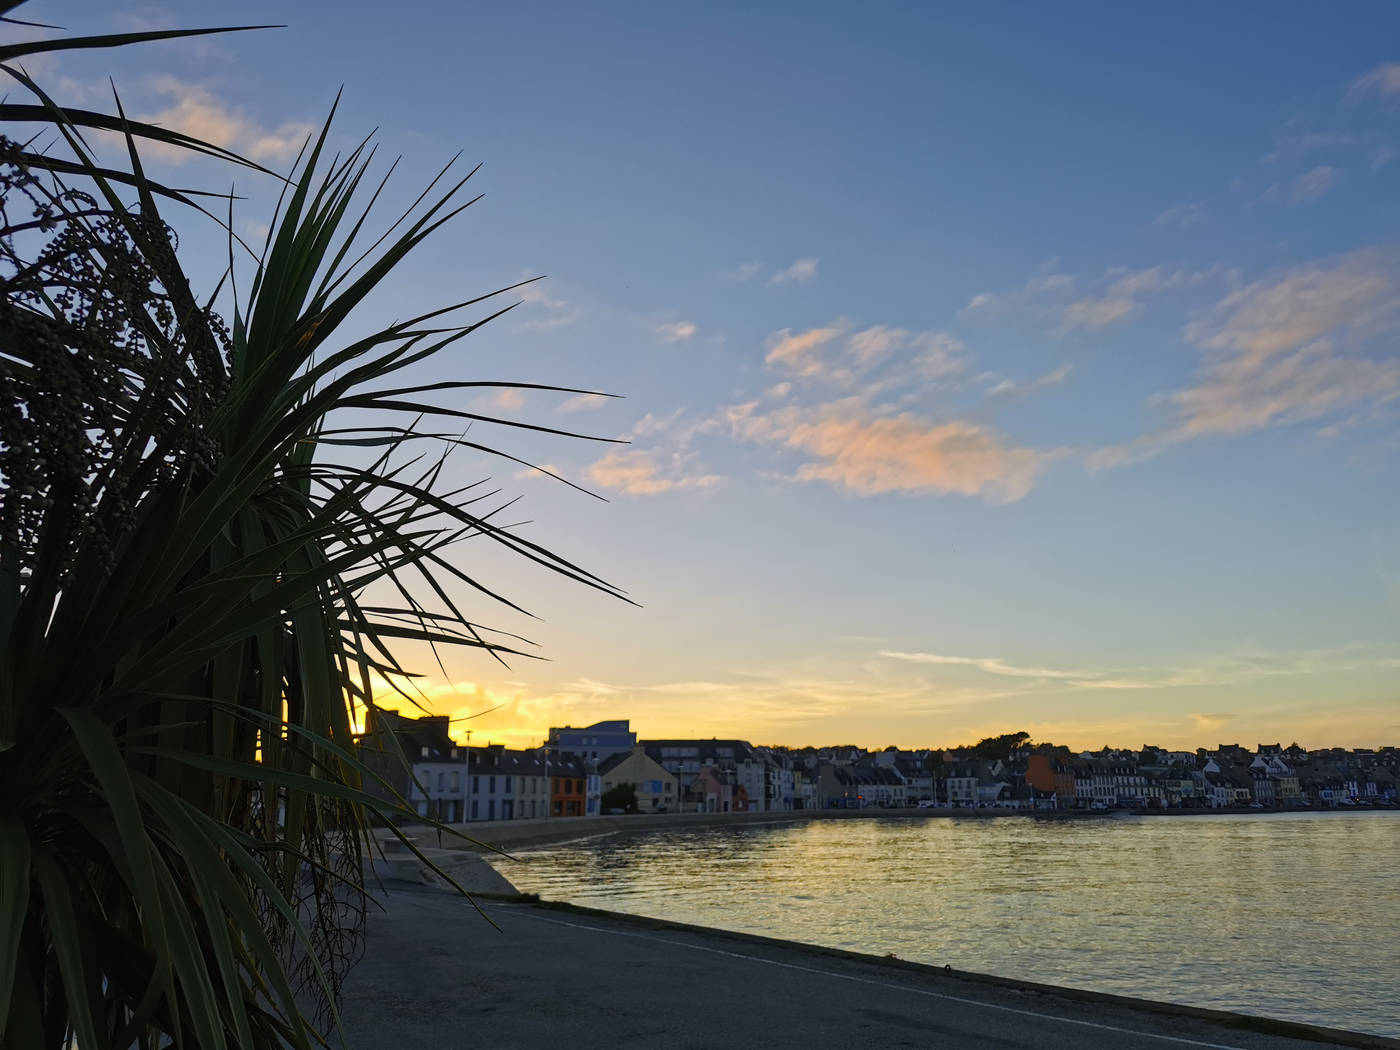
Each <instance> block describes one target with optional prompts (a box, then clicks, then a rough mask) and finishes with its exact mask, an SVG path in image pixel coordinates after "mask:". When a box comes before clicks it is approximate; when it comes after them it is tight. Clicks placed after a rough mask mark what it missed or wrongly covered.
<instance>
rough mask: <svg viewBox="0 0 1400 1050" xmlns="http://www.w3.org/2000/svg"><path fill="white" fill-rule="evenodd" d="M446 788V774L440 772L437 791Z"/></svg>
mask: <svg viewBox="0 0 1400 1050" xmlns="http://www.w3.org/2000/svg"><path fill="white" fill-rule="evenodd" d="M446 786H447V774H446V773H441V772H440V773H438V790H439V791H441V790H442V789H443V788H445V787H446Z"/></svg>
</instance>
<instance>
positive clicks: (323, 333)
mask: <svg viewBox="0 0 1400 1050" xmlns="http://www.w3.org/2000/svg"><path fill="white" fill-rule="evenodd" d="M14 6H15V5H14V4H12V3H0V14H3V13H4V12H5V11H7V10H9V9H10V8H12V7H14ZM174 35H179V34H174V33H141V34H127V35H125V36H121V37H95V38H87V39H78V40H71V39H70V40H67V41H65V42H62V43H56V42H48V41H46V42H39V43H36V44H27V45H14V46H10V47H0V63H4V66H5V68H6V70H7V71H8V72H10V73H11V75H12V76H14V77H15V78H16V79H17V80H19V81H20V82H21V83H22V84H24V85H25V86H26V87H28V88H29V89H30V90H31V91H32V92H33V95H34V98H35V101H34V102H33V103H31V104H18V103H11V102H9V101H8V100H6V101H4V102H0V119H3V120H5V121H7V122H16V121H26V122H32V121H43V122H44V123H45V124H46V125H47V126H48V127H49V129H51V130H52V131H56V132H57V134H58V136H59V140H60V142H61V143H62V145H63V147H65V149H66V153H64V154H58V153H56V152H53V151H50V152H41V151H34V150H31V149H29V148H28V147H27V146H25V145H23V144H20V143H17V142H14V141H11V140H9V139H5V140H4V141H3V142H0V150H3V154H0V191H3V206H4V214H3V215H0V224H2V225H3V228H0V284H3V287H4V295H3V296H0V381H3V383H4V387H5V388H4V390H3V393H2V395H0V401H2V402H3V403H0V1047H2V1048H4V1050H10V1048H16V1050H18V1048H26V1050H27V1048H30V1047H59V1046H63V1045H65V1043H66V1042H67V1041H69V1040H70V1039H72V1038H73V1037H76V1039H77V1042H78V1045H79V1046H80V1047H82V1050H89V1048H97V1047H112V1048H120V1050H127V1048H129V1047H133V1046H139V1047H143V1048H145V1047H159V1046H167V1045H172V1043H173V1045H176V1046H181V1047H200V1048H218V1047H274V1046H287V1045H290V1046H301V1047H305V1046H310V1045H312V1044H313V1043H315V1042H316V1041H318V1039H319V1038H320V1036H319V1033H320V1032H321V1031H323V1030H324V1029H325V1027H326V1025H327V1023H328V1022H331V1021H333V1020H334V1014H335V1004H336V999H337V993H338V987H339V980H340V978H341V977H342V976H343V974H344V972H345V968H346V965H347V963H348V961H349V960H350V958H351V957H352V955H353V951H354V946H355V938H356V937H357V935H358V932H359V930H360V927H361V922H362V919H363V912H364V897H363V892H362V890H361V860H362V852H363V849H364V848H365V847H364V842H365V841H366V840H365V838H364V832H365V828H366V820H367V816H368V814H370V813H371V812H378V813H379V814H381V815H384V816H391V815H392V813H391V812H390V811H392V810H393V809H394V807H395V805H396V802H395V801H394V795H393V792H392V790H382V789H383V788H387V785H380V787H381V790H379V791H371V790H369V788H370V786H371V785H369V784H367V783H366V780H367V779H368V778H371V777H373V776H374V774H373V773H371V772H370V771H369V770H368V769H367V768H366V767H365V766H364V765H362V764H361V763H360V762H359V761H358V760H357V758H356V755H355V750H354V746H353V742H352V738H351V729H352V724H353V721H354V714H355V711H354V708H355V706H356V705H358V704H365V705H372V704H373V703H374V694H373V687H374V683H375V681H376V680H383V679H390V680H394V681H402V680H403V679H404V676H406V675H407V673H408V672H407V671H406V669H405V668H404V667H403V666H401V665H400V663H399V662H398V661H397V660H396V659H395V657H394V647H395V645H397V644H402V643H405V642H407V643H427V644H429V645H434V646H436V645H454V646H468V647H475V648H478V649H481V650H484V651H485V652H486V653H488V654H491V655H494V656H498V657H499V656H501V655H502V654H506V653H512V652H516V651H517V650H516V649H515V648H514V644H513V639H512V638H511V637H510V636H507V635H503V634H500V633H496V632H492V631H489V630H487V629H485V628H482V627H480V626H478V625H476V624H475V623H474V622H473V621H472V620H471V619H470V618H469V617H468V616H467V615H466V613H465V612H463V611H462V610H461V609H460V608H459V607H458V605H457V604H456V603H455V602H454V599H453V597H452V594H453V593H461V592H462V591H463V590H466V591H468V592H475V593H477V594H478V595H481V596H484V597H487V598H490V599H492V600H493V601H501V602H505V603H506V604H507V605H512V603H511V602H509V600H507V599H506V598H504V597H503V596H501V595H499V594H496V593H494V592H492V591H491V590H489V589H488V588H487V587H486V586H485V585H484V584H482V583H480V582H479V581H478V580H476V579H475V578H473V576H472V575H471V574H470V573H469V572H468V571H467V570H466V569H465V568H463V566H462V564H461V562H460V560H459V559H458V558H456V557H455V556H454V553H453V551H452V550H450V548H451V547H452V546H453V545H454V544H457V543H458V542H459V541H462V540H464V539H466V538H468V537H478V538H482V539H485V540H486V541H488V542H491V543H495V544H499V545H501V546H503V547H504V548H506V549H507V550H509V551H512V552H514V553H516V554H519V555H521V556H523V557H525V558H527V559H529V560H531V561H533V562H535V563H538V564H540V565H542V566H545V567H547V568H548V569H551V570H553V571H556V572H559V573H562V574H564V575H566V576H568V577H570V578H573V579H575V580H578V581H580V582H582V583H584V584H586V585H588V586H592V587H596V588H599V589H601V590H603V591H605V592H608V593H611V594H617V593H618V592H616V591H615V590H614V588H612V587H611V586H610V585H608V584H606V583H605V582H603V581H601V580H599V579H597V578H596V577H594V576H592V575H591V574H589V573H587V572H585V571H584V570H582V569H580V568H579V567H577V566H576V565H574V564H572V563H570V562H568V561H566V560H564V559H563V558H560V557H558V556H557V555H554V554H552V553H550V552H549V551H547V550H545V549H543V548H541V547H539V546H537V545H535V544H533V543H530V542H528V541H526V540H525V539H523V538H521V537H519V536H517V535H515V534H513V533H512V531H511V530H510V529H509V528H508V527H506V526H504V525H502V524H499V523H497V521H496V517H497V512H498V511H499V509H500V507H499V506H498V501H496V499H495V494H494V493H492V492H489V491H485V490H484V489H483V488H482V487H480V486H471V487H468V488H466V489H458V490H448V489H447V488H446V487H445V486H444V483H443V472H442V469H441V468H442V459H441V456H433V457H432V458H431V459H430V460H428V461H426V462H424V461H420V460H417V459H415V458H414V455H413V450H414V449H416V448H417V447H418V446H419V445H420V444H422V443H424V442H428V441H440V442H446V443H447V444H448V445H456V446H466V447H468V448H470V449H473V450H476V451H479V452H488V453H491V452H493V450H492V449H490V448H487V447H486V446H483V445H480V444H478V443H476V442H475V441H471V440H468V439H467V438H466V437H463V436H451V435H445V434H437V433H433V432H430V431H428V430H426V429H424V427H423V424H422V422H421V421H422V420H424V419H431V418H439V419H449V420H459V421H464V422H466V423H470V422H473V421H478V420H481V421H486V422H506V421H504V420H486V419H484V418H483V417H481V416H478V415H475V414H473V413H471V412H469V411H466V410H463V409H459V408H453V407H451V406H450V405H448V404H445V403H444V397H445V396H450V395H452V394H454V393H458V392H463V391H471V390H473V389H475V388H477V387H482V386H491V385H524V386H532V385H533V384H488V383H479V382H471V381H449V382H437V383H431V384H426V385H424V384H422V383H414V382H412V381H404V380H400V379H398V378H397V377H398V375H399V374H400V373H402V372H404V370H406V369H410V368H411V367H412V366H414V365H417V364H419V363H421V362H423V361H425V360H427V359H428V358H430V357H433V356H434V355H438V354H441V353H443V352H444V351H446V350H448V348H450V347H452V346H453V344H455V343H456V342H457V341H458V340H460V339H462V338H463V337H464V336H466V335H467V334H469V333H470V332H472V331H473V330H474V329H475V328H477V327H479V326H480V325H481V324H484V323H486V321H489V320H491V318H492V317H494V316H498V315H499V313H500V312H504V309H509V307H505V308H504V309H502V310H498V311H495V312H486V315H485V316H484V317H480V316H478V318H477V319H476V320H474V321H471V322H467V323H451V322H449V321H447V320H446V318H448V317H449V316H451V314H452V311H456V310H462V309H466V308H471V307H478V304H481V303H483V302H484V301H485V300H486V299H488V298H490V297H489V296H482V297H478V298H474V299H470V300H468V301H466V302H462V303H457V304H453V305H451V306H449V307H446V308H444V309H442V310H437V311H433V312H432V313H429V314H425V315H422V316H419V317H415V318H411V319H409V320H406V321H401V322H396V323H394V324H392V325H389V326H388V327H385V328H383V329H381V330H380V331H377V332H375V333H373V334H370V335H367V336H363V337H360V338H355V339H351V340H348V341H337V336H338V333H339V332H340V331H341V328H342V323H343V322H344V321H345V319H346V318H347V317H348V316H349V314H350V313H351V311H352V310H353V309H354V308H355V307H356V306H358V305H359V304H361V303H362V302H363V301H364V300H365V298H366V297H367V296H368V295H369V294H370V293H371V292H372V291H373V290H374V289H375V288H376V286H378V285H379V284H380V283H381V282H382V281H383V279H384V278H385V277H386V275H388V274H389V273H390V272H391V271H392V270H393V269H394V268H395V267H396V266H398V265H399V264H400V263H401V262H402V261H403V260H404V258H405V257H406V256H407V255H408V254H409V253H410V252H411V251H412V249H413V248H414V247H415V246H417V245H418V244H419V243H420V242H421V241H422V240H423V239H424V238H425V237H427V236H428V235H430V234H431V233H433V231H435V230H436V229H438V228H439V227H440V226H441V225H442V224H443V223H444V222H446V221H448V220H449V219H450V218H452V216H454V215H455V214H457V212H458V211H460V210H461V209H462V208H464V207H466V206H467V205H468V204H470V203H471V201H470V200H464V199H463V192H462V191H463V188H464V184H465V183H466V181H467V179H466V178H461V179H457V180H455V181H445V180H446V172H444V173H443V174H442V175H440V176H439V180H438V181H435V183H434V185H433V186H430V187H429V189H428V190H427V191H425V192H424V193H423V194H422V195H421V196H419V198H418V199H417V201H415V203H414V206H413V207H412V208H410V209H409V211H408V212H407V213H406V214H405V215H403V216H402V217H401V218H400V219H399V221H398V222H396V223H394V224H393V225H392V226H391V227H390V231H391V232H390V233H386V234H385V235H384V236H381V237H379V238H378V239H377V240H374V241H373V242H372V243H371V245H370V246H369V248H368V249H367V250H363V251H362V250H360V249H359V248H358V247H357V245H358V243H359V242H360V241H361V239H362V234H363V233H364V231H365V229H366V223H367V214H368V206H366V207H364V208H359V207H357V204H356V202H357V201H358V200H359V199H360V198H362V197H364V196H366V195H367V196H368V197H369V204H373V203H374V200H375V199H377V198H378V196H379V194H380V190H382V189H383V184H382V182H381V183H380V184H379V185H378V186H376V187H373V188H371V187H370V186H368V185H367V183H366V179H367V172H368V167H369V162H370V159H371V156H372V151H371V150H369V149H368V148H367V147H366V146H365V145H363V144H362V145H361V146H360V147H359V148H357V149H354V150H352V151H351V152H350V153H349V154H348V156H344V157H335V158H327V156H326V154H325V147H326V138H327V131H326V130H323V131H322V132H321V134H320V135H319V137H317V138H316V139H315V141H313V142H311V143H309V144H308V148H307V150H306V151H305V155H304V157H303V158H302V160H301V161H300V162H299V164H298V166H297V168H296V171H295V173H294V175H293V177H292V178H291V179H290V180H288V182H287V184H286V188H285V191H284V194H283V197H282V200H281V202H280V203H279V214H278V216H277V218H276V221H275V222H274V223H273V225H272V232H271V233H270V234H269V236H268V240H267V243H266V244H265V245H264V247H263V249H262V251H261V253H260V256H259V258H258V259H257V261H256V264H255V266H254V267H253V279H252V284H251V287H249V288H248V290H247V292H246V293H245V294H238V293H237V292H236V291H232V292H231V293H230V294H227V295H226V296H225V298H226V300H227V301H228V302H230V303H231V304H232V305H231V316H232V321H231V324H230V325H228V326H227V327H225V326H224V325H223V323H222V322H221V321H220V320H219V317H218V315H217V314H216V313H215V312H214V305H215V302H216V300H215V299H214V298H213V297H211V298H210V299H209V300H207V301H204V302H200V301H199V300H197V299H196V298H195V296H194V294H193V293H192V291H191V290H190V285H189V281H188V280H187V278H186V276H185V273H184V271H183V269H182V267H181V263H180V258H179V254H178V252H177V250H176V247H175V242H174V239H173V235H172V233H171V231H170V228H169V227H168V226H167V225H166V223H165V221H164V219H163V217H162V213H161V210H160V207H161V204H160V202H165V204H166V205H169V203H170V202H171V201H176V202H179V203H180V204H181V205H188V204H196V205H197V206H198V199H197V198H196V197H194V196H193V195H191V194H190V193H188V192H185V191H180V190H175V189H171V188H169V187H165V186H162V185H160V184H158V183H156V182H154V181H153V180H151V179H150V178H149V177H148V176H147V175H146V173H145V171H144V169H143V167H142V164H141V160H140V151H139V149H138V144H139V143H140V142H141V140H143V139H145V140H153V141H157V142H162V143H165V144H167V145H176V146H180V147H183V148H189V149H198V150H202V151H204V152H206V153H210V154H213V155H215V156H222V157H223V158H224V159H225V160H228V161H229V162H231V163H240V164H244V163H246V162H245V161H242V160H240V159H239V158H235V157H232V156H231V155H228V154H226V153H224V152H223V151H220V150H217V149H216V148H214V147H212V146H207V145H205V144H203V143H199V142H197V141H195V140H192V139H187V138H185V137H184V136H180V135H178V134H175V133H173V132H170V131H168V130H164V129H160V128H155V127H151V126H147V125H142V124H139V123H137V122H134V121H130V120H127V119H126V117H125V115H124V114H123V113H122V111H121V108H120V105H119V104H118V105H117V107H116V112H115V113H114V114H100V113H93V112H88V111H74V110H64V109H61V108H60V107H59V106H58V105H56V104H55V103H54V102H53V101H52V100H50V99H49V98H48V96H47V95H45V94H44V92H43V91H42V89H40V87H39V86H38V85H37V84H35V83H34V82H33V81H32V80H30V79H29V78H28V77H27V76H26V75H25V73H24V71H23V68H22V62H23V59H24V57H25V56H26V55H27V54H31V53H34V52H37V51H40V50H53V49H57V48H60V47H70V48H71V47H75V46H88V47H106V46H113V45H116V44H128V43H135V42H139V41H140V40H146V39H159V38H162V37H169V36H174ZM328 126H329V125H328ZM94 129H101V130H103V131H105V132H112V131H115V132H119V133H120V134H121V136H122V138H123V140H124V141H125V143H126V155H127V163H126V164H125V165H124V166H123V165H116V164H108V165H104V164H103V163H100V162H99V161H98V159H97V157H96V156H95V155H94V153H93V151H92V150H91V149H90V148H89V146H88V143H87V141H86V140H85V138H84V135H85V134H89V133H90V132H91V131H93V130H94ZM468 177H469V176H468ZM439 182H441V183H442V187H443V188H440V189H438V188H436V187H437V186H438V185H439ZM17 202H23V203H24V204H25V211H24V214H23V215H19V214H12V210H18V209H13V206H14V205H15V204H16V203H17ZM31 206H32V207H31ZM31 213H32V214H31ZM230 225H231V224H230ZM26 245H31V246H33V250H28V251H27V250H26ZM234 250H235V247H234V241H233V237H232V234H231V233H230V277H231V276H232V274H233V272H235V270H236V267H234V266H233V261H234V260H233V252H234ZM505 290H507V289H502V291H505ZM498 294H500V293H499V292H497V293H492V295H498ZM478 309H479V310H480V309H481V308H480V307H478ZM556 389H557V388H556ZM580 392H582V391H580ZM346 413H351V420H350V421H349V422H347V423H346V425H343V426H342V425H340V424H339V423H338V420H339V419H340V418H341V417H342V416H344V415H345V414H346ZM375 414H378V416H377V418H378V419H379V420H380V421H378V422H366V420H367V419H375V418H376V415H375ZM406 415H407V416H410V417H414V418H413V420H412V421H409V422H405V421H404V419H405V416H406ZM512 425H521V424H512ZM531 429H543V428H531ZM556 433H557V432H556ZM495 454H500V453H495ZM507 458H511V457H507ZM371 586H373V587H375V588H376V592H377V593H384V592H388V593H393V594H397V595H398V600H397V601H393V602H390V603H389V604H379V605H371V604H369V603H368V600H367V599H366V598H365V595H366V588H369V587H371ZM512 607H514V606H513V605H512ZM385 797H387V798H388V799H389V801H384V800H383V799H384V798H385ZM400 801H401V800H400ZM410 846H411V843H410Z"/></svg>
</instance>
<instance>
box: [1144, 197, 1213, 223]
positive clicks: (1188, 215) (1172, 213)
mask: <svg viewBox="0 0 1400 1050" xmlns="http://www.w3.org/2000/svg"><path fill="white" fill-rule="evenodd" d="M1205 211H1206V206H1205V205H1204V204H1202V203H1201V202H1200V201H1183V202H1182V203H1180V204H1173V205H1172V206H1171V207H1170V208H1168V209H1166V210H1165V211H1163V212H1162V213H1161V214H1160V215H1158V216H1157V218H1155V219H1153V220H1152V225H1154V226H1194V225H1195V224H1196V223H1198V222H1200V221H1201V219H1202V218H1204V217H1205Z"/></svg>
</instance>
